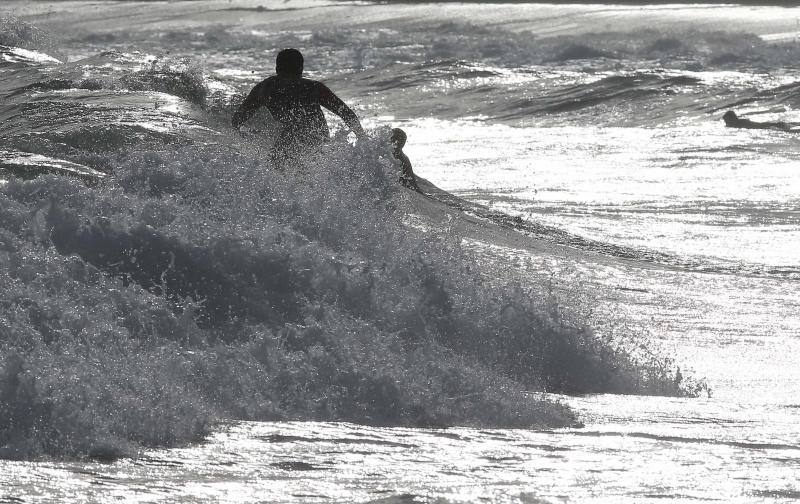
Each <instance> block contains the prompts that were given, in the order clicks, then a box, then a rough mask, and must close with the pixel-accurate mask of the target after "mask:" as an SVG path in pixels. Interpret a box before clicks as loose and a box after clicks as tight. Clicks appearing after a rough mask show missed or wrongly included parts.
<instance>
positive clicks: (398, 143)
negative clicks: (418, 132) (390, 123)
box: [390, 128, 408, 149]
mask: <svg viewBox="0 0 800 504" xmlns="http://www.w3.org/2000/svg"><path fill="white" fill-rule="evenodd" d="M390 138H391V141H392V145H393V146H394V148H395V149H402V148H403V146H404V145H405V144H406V139H407V138H408V137H407V136H406V132H405V131H403V130H401V129H400V128H392V136H391V137H390Z"/></svg>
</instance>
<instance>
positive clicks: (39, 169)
mask: <svg viewBox="0 0 800 504" xmlns="http://www.w3.org/2000/svg"><path fill="white" fill-rule="evenodd" d="M49 174H53V175H63V176H66V177H74V178H78V179H81V180H82V181H83V182H85V183H87V184H96V183H98V182H100V181H101V180H103V178H105V177H106V174H105V173H103V172H101V171H97V170H95V169H92V168H89V167H88V166H84V165H82V164H78V163H73V162H71V161H65V160H63V159H56V158H51V157H47V156H42V155H40V154H32V153H30V152H20V151H7V150H0V179H4V178H7V177H8V176H9V175H10V176H14V177H17V178H21V179H25V180H31V179H34V178H36V177H39V176H41V175H49Z"/></svg>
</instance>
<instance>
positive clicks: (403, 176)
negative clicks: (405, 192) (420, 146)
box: [392, 149, 419, 191]
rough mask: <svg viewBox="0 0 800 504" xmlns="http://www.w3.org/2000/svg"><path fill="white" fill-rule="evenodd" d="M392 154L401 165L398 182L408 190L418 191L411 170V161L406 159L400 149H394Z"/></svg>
mask: <svg viewBox="0 0 800 504" xmlns="http://www.w3.org/2000/svg"><path fill="white" fill-rule="evenodd" d="M392 154H393V155H394V158H395V159H397V160H399V161H400V162H401V163H402V164H403V170H402V172H401V173H400V181H399V182H400V183H401V184H403V185H404V186H406V187H408V188H409V189H414V190H415V191H419V187H417V178H416V177H415V176H414V171H413V170H412V169H411V160H410V159H408V156H406V154H405V152H403V150H402V149H394V151H393V152H392Z"/></svg>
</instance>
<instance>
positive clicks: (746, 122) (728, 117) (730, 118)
mask: <svg viewBox="0 0 800 504" xmlns="http://www.w3.org/2000/svg"><path fill="white" fill-rule="evenodd" d="M722 119H723V120H724V121H725V126H727V127H728V128H744V129H776V130H780V131H786V132H793V130H792V127H791V126H789V125H788V124H787V123H785V122H755V121H751V120H750V119H742V118H741V117H738V116H737V115H736V113H735V112H733V111H732V110H729V111H728V112H725V115H723V116H722Z"/></svg>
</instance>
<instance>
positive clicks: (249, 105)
mask: <svg viewBox="0 0 800 504" xmlns="http://www.w3.org/2000/svg"><path fill="white" fill-rule="evenodd" d="M264 88H265V85H264V82H262V83H260V84H258V85H257V86H256V87H254V88H253V89H252V91H250V94H249V95H247V98H245V99H244V101H243V102H242V104H241V105H239V109H238V110H237V111H236V112H234V114H233V117H231V125H232V126H233V127H234V128H236V129H239V127H240V126H241V125H242V124H244V123H245V122H247V120H248V119H250V118H251V117H253V114H255V113H256V110H258V109H259V108H260V107H261V106H262V105H264V103H265V89H264Z"/></svg>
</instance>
